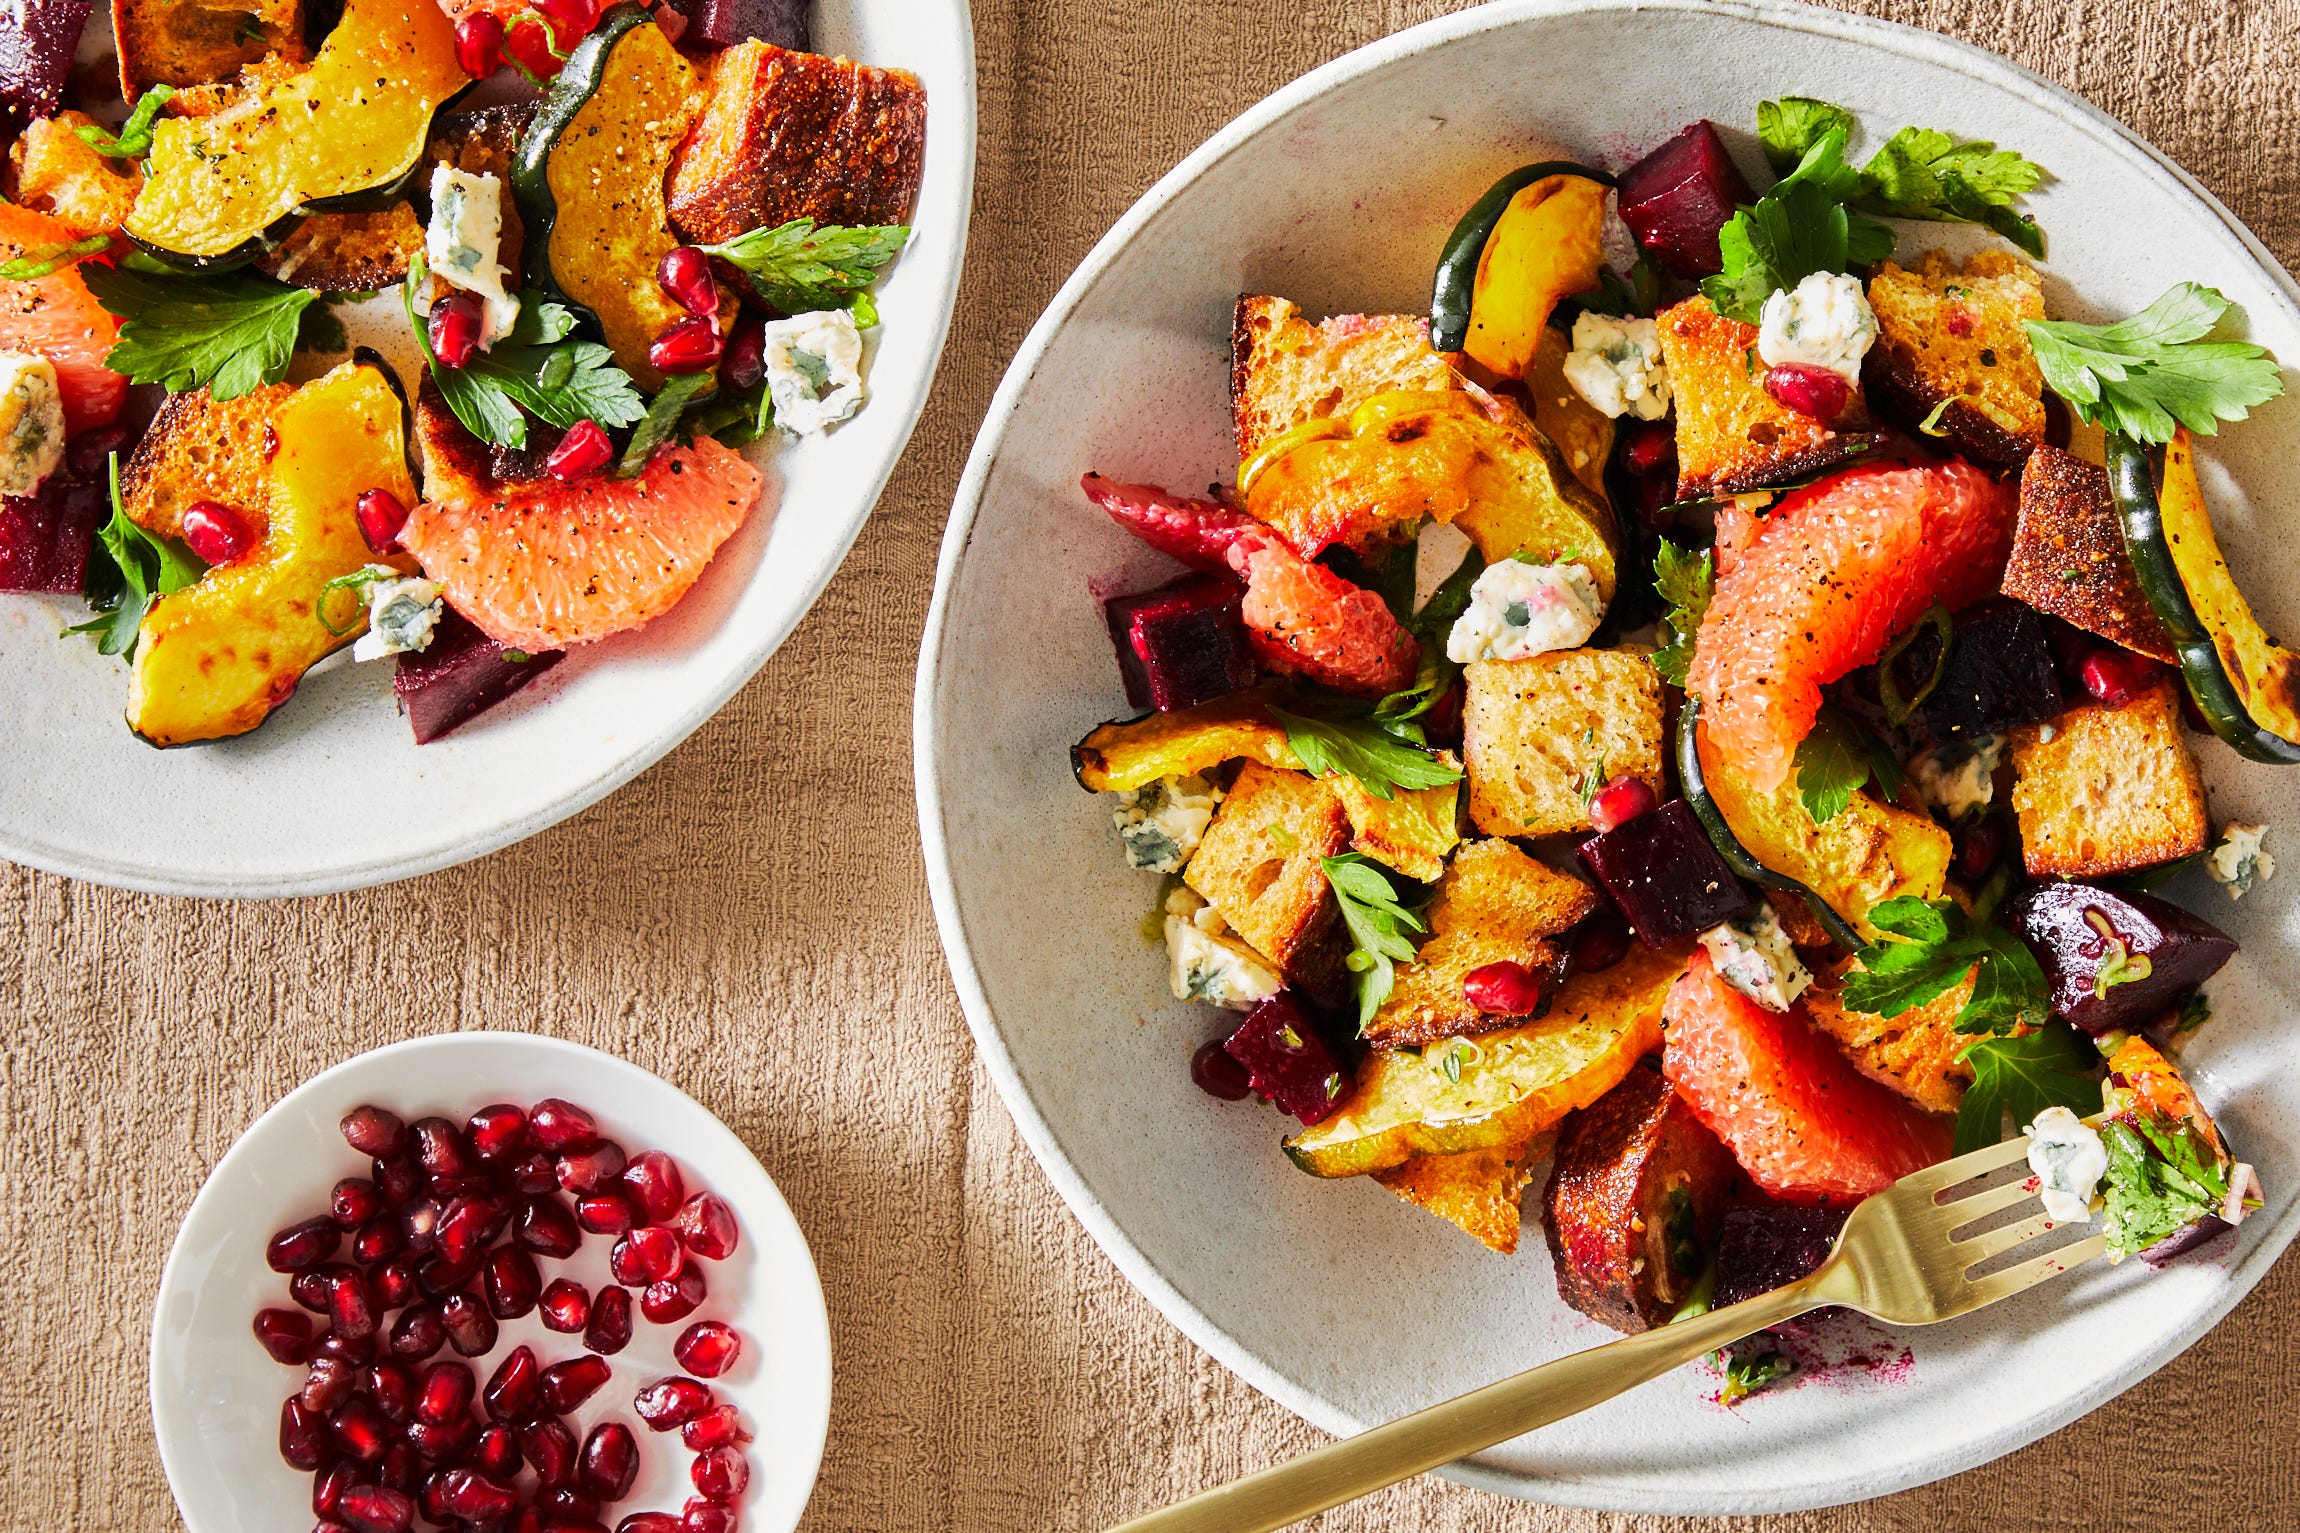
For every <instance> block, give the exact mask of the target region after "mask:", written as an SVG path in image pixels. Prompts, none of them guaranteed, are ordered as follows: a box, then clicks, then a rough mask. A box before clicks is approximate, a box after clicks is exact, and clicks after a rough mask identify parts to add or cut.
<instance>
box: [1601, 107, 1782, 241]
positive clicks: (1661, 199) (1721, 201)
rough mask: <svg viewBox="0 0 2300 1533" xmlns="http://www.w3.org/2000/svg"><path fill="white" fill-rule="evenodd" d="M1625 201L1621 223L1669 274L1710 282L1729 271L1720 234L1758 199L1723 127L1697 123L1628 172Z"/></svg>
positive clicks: (1624, 183) (1624, 179)
mask: <svg viewBox="0 0 2300 1533" xmlns="http://www.w3.org/2000/svg"><path fill="white" fill-rule="evenodd" d="M1619 200H1620V207H1621V221H1622V222H1623V223H1625V224H1627V225H1629V232H1630V233H1631V234H1634V235H1635V236H1637V243H1638V245H1639V246H1640V247H1641V248H1642V249H1643V250H1644V251H1645V253H1646V254H1647V255H1649V256H1651V257H1653V259H1654V260H1655V261H1657V262H1659V263H1660V265H1661V266H1662V268H1663V269H1664V270H1667V271H1672V272H1675V273H1676V274H1677V275H1678V276H1680V277H1707V276H1712V275H1714V274H1715V273H1717V272H1719V271H1721V270H1723V269H1724V266H1725V257H1724V255H1723V253H1722V252H1720V251H1719V250H1718V248H1717V232H1718V231H1719V230H1720V229H1723V228H1724V227H1725V225H1726V224H1727V223H1728V222H1729V221H1731V219H1732V217H1733V209H1734V207H1735V206H1736V205H1737V204H1741V203H1747V202H1754V201H1755V200H1756V198H1755V197H1754V196H1753V195H1752V194H1751V193H1750V191H1749V183H1748V182H1747V181H1745V180H1743V179H1742V178H1741V169H1740V167H1739V166H1737V165H1735V164H1734V163H1733V156H1731V155H1730V154H1727V153H1726V152H1725V140H1723V139H1722V138H1719V137H1718V136H1717V125H1716V124H1715V123H1712V122H1697V123H1693V124H1692V125H1690V126H1689V127H1687V128H1686V129H1685V131H1684V132H1682V133H1680V134H1678V135H1677V136H1676V137H1675V138H1673V139H1671V140H1670V141H1669V142H1668V143H1666V144H1663V145H1662V146H1661V147H1660V148H1658V149H1656V150H1654V151H1653V152H1652V153H1651V154H1649V155H1647V156H1646V157H1645V158H1644V159H1642V160H1639V161H1638V162H1637V163H1636V164H1634V165H1632V166H1630V167H1629V168H1628V169H1627V170H1625V171H1623V172H1622V173H1621V190H1620V199H1619Z"/></svg>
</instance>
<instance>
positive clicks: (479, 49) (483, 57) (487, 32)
mask: <svg viewBox="0 0 2300 1533" xmlns="http://www.w3.org/2000/svg"><path fill="white" fill-rule="evenodd" d="M455 62H456V64H457V66H458V67H459V68H461V69H462V71H463V72H464V73H465V74H467V75H469V76H471V78H473V79H474V80H484V79H486V78H487V77H488V76H489V75H491V74H493V73H495V71H497V70H498V69H501V68H502V67H503V19H502V18H501V17H499V16H492V15H489V14H488V13H487V12H485V11H473V12H472V13H471V14H470V15H468V16H466V17H464V18H463V19H462V20H461V21H459V22H457V23H456V24H455Z"/></svg>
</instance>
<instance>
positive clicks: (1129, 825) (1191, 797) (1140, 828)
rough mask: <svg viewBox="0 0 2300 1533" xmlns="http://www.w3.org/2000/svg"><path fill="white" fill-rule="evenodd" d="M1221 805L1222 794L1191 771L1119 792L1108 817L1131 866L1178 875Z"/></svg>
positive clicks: (1218, 789)
mask: <svg viewBox="0 0 2300 1533" xmlns="http://www.w3.org/2000/svg"><path fill="white" fill-rule="evenodd" d="M1221 802H1222V790H1221V789H1220V788H1217V787H1215V786H1214V785H1213V784H1212V783H1209V782H1208V781H1206V779H1205V778H1203V777H1201V776H1199V775H1198V774H1197V773H1195V772H1193V773H1191V774H1190V775H1189V776H1187V777H1164V778H1160V779H1159V780H1158V781H1157V782H1154V783H1146V784H1144V785H1143V786H1142V787H1139V788H1129V789H1127V790H1125V791H1123V792H1121V793H1120V794H1119V795H1118V807H1117V808H1116V809H1114V810H1112V811H1111V815H1110V817H1111V819H1112V820H1114V821H1116V822H1117V825H1118V840H1119V842H1120V843H1121V844H1122V845H1124V846H1125V848H1126V860H1127V862H1129V863H1131V864H1132V865H1133V866H1135V867H1137V868H1148V869H1149V870H1150V871H1151V872H1153V873H1179V872H1181V871H1182V864H1183V863H1185V862H1188V861H1189V860H1190V854H1191V853H1192V852H1195V851H1196V850H1198V838H1199V837H1200V836H1203V835H1204V834H1206V826H1207V824H1208V823H1209V822H1211V821H1212V820H1213V818H1214V806H1215V805H1216V804H1219V803H1221Z"/></svg>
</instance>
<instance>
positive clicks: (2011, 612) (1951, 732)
mask: <svg viewBox="0 0 2300 1533" xmlns="http://www.w3.org/2000/svg"><path fill="white" fill-rule="evenodd" d="M1939 654H1940V650H1939V641H1938V639H1936V638H1935V637H1934V635H1933V634H1932V632H1931V631H1930V630H1928V631H1927V632H1926V633H1924V634H1923V635H1921V636H1920V637H1919V638H1918V639H1917V640H1916V641H1915V642H1914V643H1912V644H1910V645H1909V647H1908V650H1907V652H1906V653H1905V655H1904V657H1903V661H1904V664H1903V669H1904V670H1908V669H1910V668H1912V666H1913V668H1914V670H1915V674H1916V675H1917V676H1918V677H1920V678H1922V677H1924V676H1926V675H1929V674H1931V671H1932V668H1933V666H1934V664H1935V663H1936V661H1937V660H1938V656H1939ZM1940 672H1941V679H1940V683H1939V685H1937V686H1935V687H1934V688H1933V691H1932V695H1931V696H1930V697H1927V698H1926V699H1925V702H1924V706H1923V708H1922V709H1920V710H1919V712H1920V716H1921V717H1922V718H1923V719H1924V721H1925V728H1926V729H1928V730H1929V731H1931V733H1932V737H1933V739H1934V740H1935V741H1936V742H1939V743H1943V744H1945V743H1947V742H1949V741H1952V740H1970V739H1973V738H1974V737H1976V736H1979V735H1994V734H2002V733H2003V732H2004V731H2006V730H2008V729H2011V728H2013V727H2014V726H2015V725H2018V724H2036V723H2041V722H2042V721H2044V720H2046V719H2049V718H2055V717H2057V716H2059V715H2060V714H2061V713H2063V712H2065V711H2067V708H2068V701H2067V699H2066V697H2065V696H2064V695H2063V693H2062V692H2061V687H2060V676H2059V674H2058V672H2057V671H2056V670H2055V668H2054V666H2053V657H2052V644H2051V641H2050V639H2049V638H2048V636H2047V634H2046V630H2045V623H2044V619H2043V618H2041V617H2039V616H2038V615H2037V613H2036V611H2035V609H2033V608H2030V607H2025V606H2023V605H2021V604H2020V603H2019V602H2015V601H1998V602H1990V603H1989V604H1988V605H1986V606H1982V607H1976V608H1973V609H1971V610H1970V611H1967V612H1965V613H1963V614H1961V615H1960V616H1959V617H1958V618H1957V623H1956V628H1955V630H1954V631H1953V633H1952V634H1951V635H1950V638H1949V655H1948V659H1947V660H1946V661H1945V662H1940ZM1919 685H1922V682H1921V680H1920V682H1919Z"/></svg>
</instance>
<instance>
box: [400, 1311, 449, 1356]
mask: <svg viewBox="0 0 2300 1533" xmlns="http://www.w3.org/2000/svg"><path fill="white" fill-rule="evenodd" d="M389 1345H390V1348H391V1355H392V1356H393V1357H396V1358H398V1359H399V1360H400V1361H401V1362H403V1363H420V1362H422V1361H423V1360H424V1359H425V1358H428V1357H430V1356H431V1355H432V1354H433V1353H435V1352H437V1351H438V1350H439V1349H440V1348H441V1347H444V1346H446V1345H447V1324H446V1322H445V1321H443V1320H441V1319H440V1318H439V1309H438V1307H437V1306H436V1305H431V1304H411V1305H409V1306H408V1307H407V1308H406V1309H403V1310H401V1311H400V1312H399V1319H398V1320H396V1321H394V1322H393V1323H392V1327H391V1340H390V1343H389Z"/></svg>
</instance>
